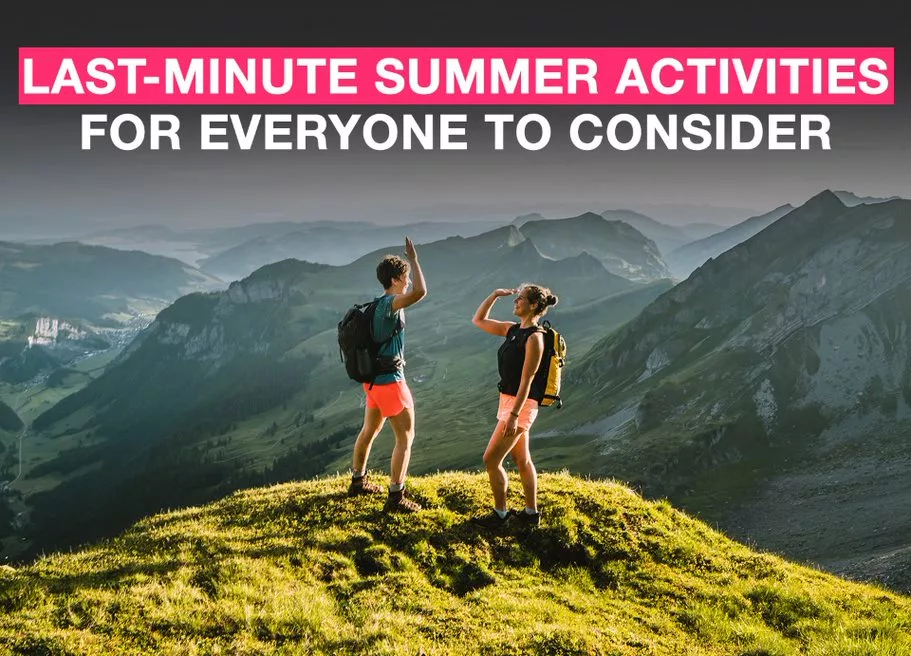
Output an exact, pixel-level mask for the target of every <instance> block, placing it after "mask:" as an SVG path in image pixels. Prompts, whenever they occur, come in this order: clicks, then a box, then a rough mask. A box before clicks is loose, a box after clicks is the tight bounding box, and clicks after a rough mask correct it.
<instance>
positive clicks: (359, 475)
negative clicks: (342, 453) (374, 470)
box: [351, 469, 367, 478]
mask: <svg viewBox="0 0 911 656" xmlns="http://www.w3.org/2000/svg"><path fill="white" fill-rule="evenodd" d="M366 475H367V470H366V469H365V470H363V471H354V470H353V469H352V470H351V478H364V476H366Z"/></svg>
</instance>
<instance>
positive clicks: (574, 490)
mask: <svg viewBox="0 0 911 656" xmlns="http://www.w3.org/2000/svg"><path fill="white" fill-rule="evenodd" d="M379 480H381V481H382V482H386V481H383V480H382V477H379ZM345 486H346V480H345V479H344V478H342V477H333V478H328V479H322V480H316V481H307V482H299V483H285V484H282V485H277V486H273V487H268V488H258V489H250V490H245V491H242V492H238V493H236V494H234V495H232V496H230V497H227V498H225V499H222V500H220V501H218V502H216V503H213V504H211V505H208V506H205V507H198V508H188V509H182V510H176V511H173V512H170V513H166V514H162V515H158V516H153V517H149V518H147V519H145V520H143V521H141V522H139V523H138V524H136V525H135V526H134V527H133V528H132V529H130V530H128V531H127V532H125V533H124V534H123V535H121V536H120V537H118V538H115V539H113V540H110V541H107V542H104V543H100V544H97V545H94V546H88V547H86V548H84V549H82V550H79V551H76V552H73V553H68V554H54V555H49V556H46V557H44V558H42V559H39V560H38V561H36V562H35V563H33V564H31V565H29V566H26V567H23V568H21V569H18V570H16V569H12V568H3V569H0V611H2V613H0V645H2V648H3V649H5V650H6V653H13V654H86V655H92V654H104V655H105V656H111V655H113V654H137V653H156V654H181V655H183V654H361V653H362V654H371V655H374V654H428V655H429V654H439V655H442V654H529V653H533V654H604V655H608V654H611V655H625V654H630V655H632V654H656V655H659V654H662V655H663V654H674V655H677V654H687V655H696V654H706V655H708V654H719V655H720V654H731V655H739V656H745V655H748V654H751V655H753V656H759V655H760V654H765V655H778V654H780V655H790V654H795V655H796V654H808V655H811V656H817V655H818V656H823V655H825V656H849V655H852V656H853V655H860V654H877V655H880V654H881V655H885V656H896V655H901V654H911V631H909V629H911V599H909V598H907V597H903V596H900V595H896V594H893V593H889V592H886V591H885V590H883V589H881V588H879V587H875V586H871V585H862V584H857V583H852V582H848V581H845V580H843V579H839V578H837V577H835V576H832V575H829V574H825V573H822V572H820V571H817V570H815V569H811V568H807V567H803V566H799V565H796V564H793V563H790V562H787V561H785V560H783V559H781V558H779V557H777V556H774V555H771V554H765V553H758V552H755V551H751V550H749V549H748V548H746V547H745V546H743V545H741V544H738V543H735V542H733V541H731V540H729V539H727V538H726V537H725V536H724V535H722V534H721V533H718V532H716V531H714V530H712V529H711V528H709V527H708V526H706V525H705V524H703V523H701V522H698V521H696V520H694V519H692V518H691V517H689V516H687V515H685V514H684V513H681V512H679V511H677V510H675V509H674V508H673V507H671V506H670V504H668V503H667V502H664V501H659V502H650V501H646V500H643V499H642V498H641V497H639V496H637V495H635V494H633V493H632V492H631V491H630V490H628V489H627V488H625V487H623V486H621V485H618V484H616V483H613V482H610V481H600V482H597V481H585V480H581V479H579V478H575V477H572V476H570V475H568V474H563V473H561V474H548V475H543V476H542V477H541V481H540V500H541V508H542V512H543V513H544V515H543V517H544V523H543V524H542V526H541V527H539V528H538V529H536V530H533V531H530V532H525V533H521V532H505V533H503V534H490V533H485V532H483V531H480V530H476V529H475V528H473V527H472V526H471V525H470V524H469V523H468V519H469V518H470V517H471V516H472V515H474V514H476V513H480V512H484V511H486V509H487V508H488V507H489V501H490V498H489V494H490V493H489V489H488V487H487V481H486V475H484V474H467V473H447V474H439V475H435V476H429V477H425V478H413V479H411V480H410V482H409V487H410V489H411V490H412V491H413V492H414V494H415V496H416V497H417V498H419V499H420V500H421V501H422V502H423V503H424V504H425V508H426V509H425V511H424V512H421V513H419V514H417V515H412V516H399V515H394V516H386V515H384V514H383V513H382V511H381V507H382V498H381V497H379V498H376V497H375V498H369V499H363V498H362V499H357V500H354V499H348V498H347V497H346V496H345V495H344V489H345ZM512 489H513V490H514V491H513V492H512V495H513V496H512V498H511V502H512V505H513V506H516V505H518V504H519V503H521V499H520V498H519V497H518V496H517V495H518V492H517V491H518V490H519V489H520V486H519V482H518V481H517V480H512Z"/></svg>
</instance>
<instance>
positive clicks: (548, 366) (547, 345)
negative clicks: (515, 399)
mask: <svg viewBox="0 0 911 656" xmlns="http://www.w3.org/2000/svg"><path fill="white" fill-rule="evenodd" d="M541 327H542V328H543V329H544V354H543V355H542V356H541V365H540V367H538V374H539V375H541V376H542V377H544V376H543V374H544V372H545V371H546V372H547V375H546V377H544V380H545V381H546V382H544V381H542V384H543V385H544V390H543V391H544V394H543V396H542V398H541V400H540V401H539V405H541V406H545V407H546V406H551V405H556V406H557V407H558V408H562V407H563V400H562V399H561V398H560V383H561V380H562V375H563V367H564V365H565V364H566V340H565V339H563V335H561V334H560V333H559V332H557V331H556V330H555V329H554V327H553V326H551V325H550V322H549V321H546V320H545V321H543V322H542V323H541ZM536 378H537V376H536Z"/></svg>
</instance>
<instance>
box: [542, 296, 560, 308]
mask: <svg viewBox="0 0 911 656" xmlns="http://www.w3.org/2000/svg"><path fill="white" fill-rule="evenodd" d="M544 302H545V303H546V304H547V307H550V306H551V305H556V304H557V297H556V296H554V295H553V294H548V295H547V298H546V299H544Z"/></svg>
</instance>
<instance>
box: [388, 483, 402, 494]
mask: <svg viewBox="0 0 911 656" xmlns="http://www.w3.org/2000/svg"><path fill="white" fill-rule="evenodd" d="M404 489H405V484H404V483H390V484H389V491H390V492H398V491H399V490H404Z"/></svg>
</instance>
